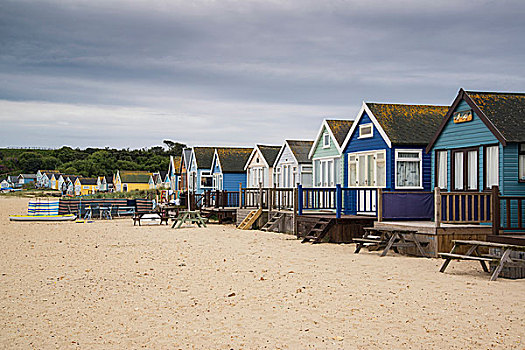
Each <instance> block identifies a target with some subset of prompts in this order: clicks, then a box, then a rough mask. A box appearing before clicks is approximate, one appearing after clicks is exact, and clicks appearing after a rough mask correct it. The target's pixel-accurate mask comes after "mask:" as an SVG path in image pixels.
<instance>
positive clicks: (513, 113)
mask: <svg viewBox="0 0 525 350" xmlns="http://www.w3.org/2000/svg"><path fill="white" fill-rule="evenodd" d="M524 113H525V94H524V93H501V92H478V91H465V90H463V89H460V90H459V92H458V94H457V96H456V98H455V100H454V102H453V103H452V106H451V107H450V109H449V110H448V113H447V114H446V115H445V117H444V118H443V119H442V122H441V124H440V125H439V127H438V128H437V130H436V131H435V133H434V135H433V137H432V139H431V140H430V143H429V144H428V146H427V149H426V150H427V152H430V153H431V160H432V167H433V169H434V171H432V173H431V176H432V186H434V187H438V188H440V189H441V190H442V191H449V192H470V193H479V192H486V191H489V190H490V189H491V188H492V186H498V187H499V192H500V193H501V195H503V196H524V195H525V122H524V120H525V119H524V116H525V114H524ZM514 205H516V203H514V204H513V206H514ZM512 209H513V210H510V209H509V210H510V211H509V214H508V217H507V215H503V218H502V224H503V225H506V224H514V223H517V221H518V215H519V216H520V219H521V213H519V212H520V211H521V209H523V208H520V210H517V207H513V208H512ZM508 220H510V221H511V222H507V221H508Z"/></svg>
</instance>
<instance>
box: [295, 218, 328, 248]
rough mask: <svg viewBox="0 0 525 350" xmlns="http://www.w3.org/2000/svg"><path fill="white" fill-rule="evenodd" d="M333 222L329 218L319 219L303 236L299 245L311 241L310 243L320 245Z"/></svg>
mask: <svg viewBox="0 0 525 350" xmlns="http://www.w3.org/2000/svg"><path fill="white" fill-rule="evenodd" d="M333 222H334V220H333V219H331V218H319V219H318V220H317V222H316V223H315V224H314V225H313V226H312V228H311V229H310V230H309V231H308V232H307V233H306V234H305V235H304V237H303V240H302V241H301V243H306V242H310V241H312V243H314V244H315V243H320V242H321V240H322V239H323V238H324V237H325V236H326V234H327V233H328V231H329V230H330V227H331V226H332V225H333Z"/></svg>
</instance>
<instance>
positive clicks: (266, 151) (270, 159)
mask: <svg viewBox="0 0 525 350" xmlns="http://www.w3.org/2000/svg"><path fill="white" fill-rule="evenodd" d="M257 147H258V148H259V150H260V151H261V153H262V155H263V157H264V159H265V160H266V163H268V164H269V165H270V167H272V166H273V163H275V159H276V158H277V156H278V155H279V151H280V150H281V146H267V145H257Z"/></svg>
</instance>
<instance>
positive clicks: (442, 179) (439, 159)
mask: <svg viewBox="0 0 525 350" xmlns="http://www.w3.org/2000/svg"><path fill="white" fill-rule="evenodd" d="M447 171H448V154H447V151H437V152H436V180H435V181H436V186H437V187H439V188H441V189H446V188H447Z"/></svg>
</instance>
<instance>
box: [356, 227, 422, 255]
mask: <svg viewBox="0 0 525 350" xmlns="http://www.w3.org/2000/svg"><path fill="white" fill-rule="evenodd" d="M364 231H365V234H364V235H363V238H354V239H353V241H354V242H356V243H357V245H356V247H355V252H354V253H355V254H358V253H359V251H360V250H361V248H363V246H365V244H366V245H369V246H374V247H377V248H378V249H381V248H383V252H382V253H381V255H380V256H385V255H386V254H387V253H388V251H389V250H390V249H393V250H394V252H396V253H399V251H398V249H397V248H399V247H416V248H417V249H418V251H419V253H420V254H421V255H422V256H424V257H428V256H427V254H426V253H425V251H424V250H423V247H422V245H425V244H428V243H426V242H420V241H419V239H418V238H417V235H418V232H417V230H410V229H398V228H374V227H365V228H364Z"/></svg>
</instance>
